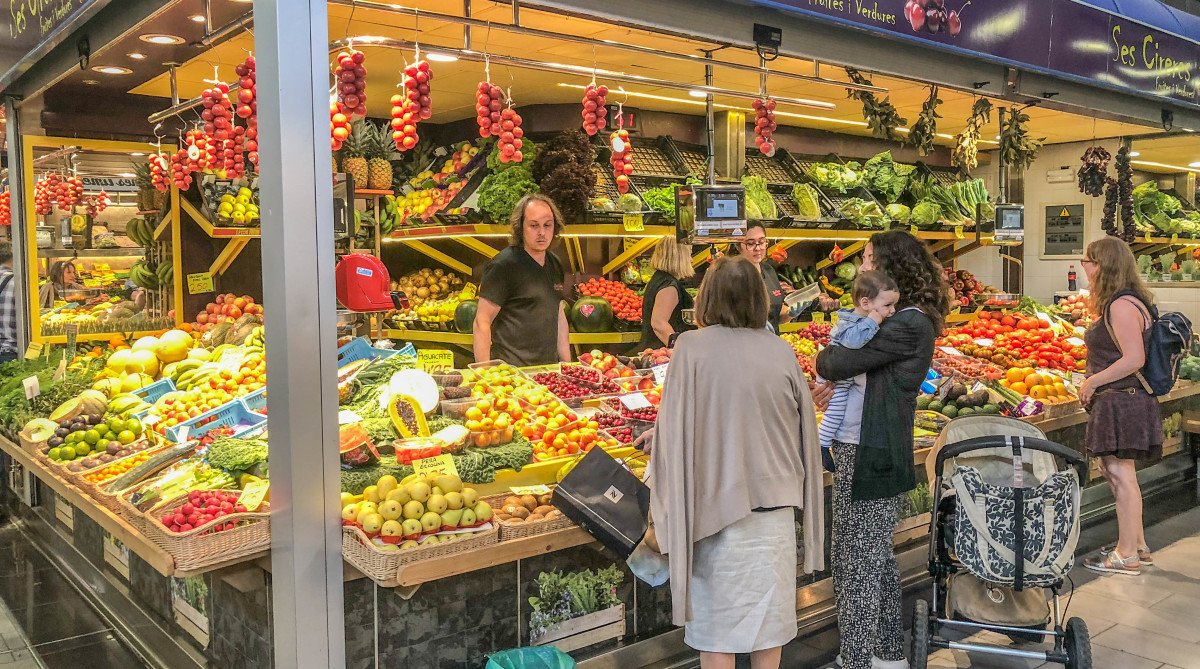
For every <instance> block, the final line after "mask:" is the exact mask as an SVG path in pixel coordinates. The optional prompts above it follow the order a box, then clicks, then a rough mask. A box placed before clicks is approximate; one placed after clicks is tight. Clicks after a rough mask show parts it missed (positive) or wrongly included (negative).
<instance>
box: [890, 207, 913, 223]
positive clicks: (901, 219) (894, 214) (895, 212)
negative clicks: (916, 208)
mask: <svg viewBox="0 0 1200 669" xmlns="http://www.w3.org/2000/svg"><path fill="white" fill-rule="evenodd" d="M884 212H885V213H887V215H888V218H890V219H892V220H893V221H896V222H897V223H900V224H901V225H908V217H909V216H911V215H912V210H911V209H909V208H908V207H906V206H904V205H902V204H889V205H888V206H887V207H885V208H884Z"/></svg>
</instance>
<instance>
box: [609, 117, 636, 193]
mask: <svg viewBox="0 0 1200 669" xmlns="http://www.w3.org/2000/svg"><path fill="white" fill-rule="evenodd" d="M608 143H609V145H610V146H612V150H613V152H612V157H611V158H609V159H608V162H609V163H610V164H611V165H612V168H613V178H614V179H615V180H616V182H617V191H618V192H619V193H621V194H622V195H624V194H625V193H628V192H629V175H631V174H633V145H632V144H630V143H629V131H628V130H625V129H624V128H622V129H620V130H617V131H614V132H613V133H612V134H611V135H609V136H608Z"/></svg>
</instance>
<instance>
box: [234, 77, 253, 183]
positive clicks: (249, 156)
mask: <svg viewBox="0 0 1200 669" xmlns="http://www.w3.org/2000/svg"><path fill="white" fill-rule="evenodd" d="M255 68H256V64H255V60H254V56H246V60H245V61H243V62H242V63H241V64H240V65H238V66H237V67H236V68H234V71H235V72H237V75H238V77H240V79H239V80H238V106H237V116H238V118H241V119H245V120H246V129H245V132H244V133H242V134H240V135H239V138H240V140H239V141H240V143H241V146H240V147H239V151H238V153H239V154H240V153H241V152H242V151H245V152H246V160H249V161H250V163H251V164H252V165H254V167H255V168H257V167H258V75H257V73H256V71H255Z"/></svg>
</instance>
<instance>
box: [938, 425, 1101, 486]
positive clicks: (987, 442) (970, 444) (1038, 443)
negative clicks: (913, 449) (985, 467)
mask: <svg viewBox="0 0 1200 669" xmlns="http://www.w3.org/2000/svg"><path fill="white" fill-rule="evenodd" d="M1012 439H1016V440H1018V443H1019V444H1020V446H1021V448H1022V449H1029V450H1034V451H1043V452H1045V453H1050V454H1051V455H1056V456H1058V457H1060V458H1062V459H1064V460H1066V461H1067V462H1069V463H1071V464H1072V465H1074V466H1075V467H1078V468H1081V469H1082V468H1085V467H1087V458H1085V457H1084V456H1083V455H1082V454H1081V453H1079V451H1076V450H1074V449H1071V448H1067V447H1066V446H1063V445H1062V444H1058V443H1055V442H1053V441H1049V440H1047V439H1038V438H1037V437H1007V436H1004V435H988V436H986V437H974V438H972V439H967V440H964V441H959V442H955V443H954V444H951V445H950V446H947V447H946V448H943V449H942V450H941V451H939V452H938V454H937V461H936V463H935V465H934V472H935V474H936V475H937V476H941V475H942V468H943V466H944V465H945V462H946V460H947V459H949V458H953V457H957V456H960V455H962V454H963V453H970V452H971V451H979V450H983V449H985V448H1011V447H1012V444H1011V441H1010V440H1012Z"/></svg>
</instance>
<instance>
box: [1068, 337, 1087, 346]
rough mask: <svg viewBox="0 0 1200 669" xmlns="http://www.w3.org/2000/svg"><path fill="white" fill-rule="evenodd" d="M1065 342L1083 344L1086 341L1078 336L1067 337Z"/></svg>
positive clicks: (1074, 344)
mask: <svg viewBox="0 0 1200 669" xmlns="http://www.w3.org/2000/svg"><path fill="white" fill-rule="evenodd" d="M1067 343H1068V344H1070V345H1071V346H1083V345H1084V344H1086V343H1087V342H1085V341H1083V340H1082V339H1080V338H1079V337H1067Z"/></svg>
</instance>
